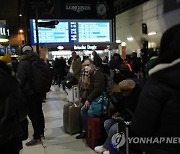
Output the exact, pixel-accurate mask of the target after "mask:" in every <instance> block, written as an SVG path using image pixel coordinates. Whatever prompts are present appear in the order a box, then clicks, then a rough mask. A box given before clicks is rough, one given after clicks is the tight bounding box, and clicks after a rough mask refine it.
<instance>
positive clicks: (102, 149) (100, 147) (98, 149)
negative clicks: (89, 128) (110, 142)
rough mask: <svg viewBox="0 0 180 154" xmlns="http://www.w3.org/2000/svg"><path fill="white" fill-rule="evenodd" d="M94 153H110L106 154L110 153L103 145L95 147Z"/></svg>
mask: <svg viewBox="0 0 180 154" xmlns="http://www.w3.org/2000/svg"><path fill="white" fill-rule="evenodd" d="M94 151H95V152H97V153H103V154H109V153H106V152H109V151H108V150H107V149H105V148H104V147H103V145H101V146H97V147H95V148H94Z"/></svg>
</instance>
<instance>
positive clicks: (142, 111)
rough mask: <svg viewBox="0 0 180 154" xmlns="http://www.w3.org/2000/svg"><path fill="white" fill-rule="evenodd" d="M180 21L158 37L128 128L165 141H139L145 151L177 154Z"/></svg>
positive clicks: (159, 153)
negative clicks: (152, 63)
mask: <svg viewBox="0 0 180 154" xmlns="http://www.w3.org/2000/svg"><path fill="white" fill-rule="evenodd" d="M179 42H180V24H178V25H176V26H173V27H171V28H170V29H168V30H167V31H166V32H165V33H164V34H163V36H162V38H161V45H160V53H159V56H158V58H157V59H156V65H155V66H154V67H153V68H152V69H150V71H149V75H150V76H149V78H148V80H147V82H146V84H145V86H144V88H143V91H142V93H141V95H140V99H139V102H138V105H137V108H136V111H135V114H134V117H133V119H132V123H131V124H132V125H131V129H132V131H133V132H134V133H135V135H136V136H138V137H150V138H151V139H155V138H156V139H157V138H160V137H163V139H164V140H165V142H161V143H157V144H156V143H155V144H142V148H143V151H144V152H145V153H146V154H179V152H180V146H179V142H173V143H170V142H166V141H167V138H169V139H171V140H172V139H173V141H174V140H176V139H177V138H178V137H180V131H179V130H180V82H179V78H180V71H179V70H180V45H179Z"/></svg>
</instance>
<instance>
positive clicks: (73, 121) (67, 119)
mask: <svg viewBox="0 0 180 154" xmlns="http://www.w3.org/2000/svg"><path fill="white" fill-rule="evenodd" d="M80 110H81V106H76V105H75V104H73V103H71V102H69V103H67V104H65V105H64V109H63V125H64V131H65V132H66V133H68V134H70V135H73V134H76V133H79V132H80V131H81V115H80Z"/></svg>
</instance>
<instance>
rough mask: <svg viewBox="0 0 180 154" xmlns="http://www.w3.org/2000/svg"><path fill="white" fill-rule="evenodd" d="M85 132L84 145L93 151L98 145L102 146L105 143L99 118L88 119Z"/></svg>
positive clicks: (103, 131)
mask: <svg viewBox="0 0 180 154" xmlns="http://www.w3.org/2000/svg"><path fill="white" fill-rule="evenodd" d="M86 120H87V130H86V144H87V145H88V146H89V147H90V148H92V149H93V150H94V148H95V147H96V146H98V145H102V144H103V143H104V141H105V137H106V136H105V130H104V127H103V123H102V121H101V119H100V118H98V117H95V118H91V117H88V118H87V119H86Z"/></svg>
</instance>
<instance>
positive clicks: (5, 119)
mask: <svg viewBox="0 0 180 154" xmlns="http://www.w3.org/2000/svg"><path fill="white" fill-rule="evenodd" d="M26 115H27V108H26V101H25V99H24V97H23V94H22V91H21V89H20V86H19V82H18V81H17V80H16V78H15V77H13V76H11V75H10V74H8V73H6V72H5V71H4V70H2V69H0V144H5V143H6V142H8V141H9V140H11V139H13V138H15V137H21V136H22V129H21V125H20V122H21V121H23V120H24V119H25V118H26Z"/></svg>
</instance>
